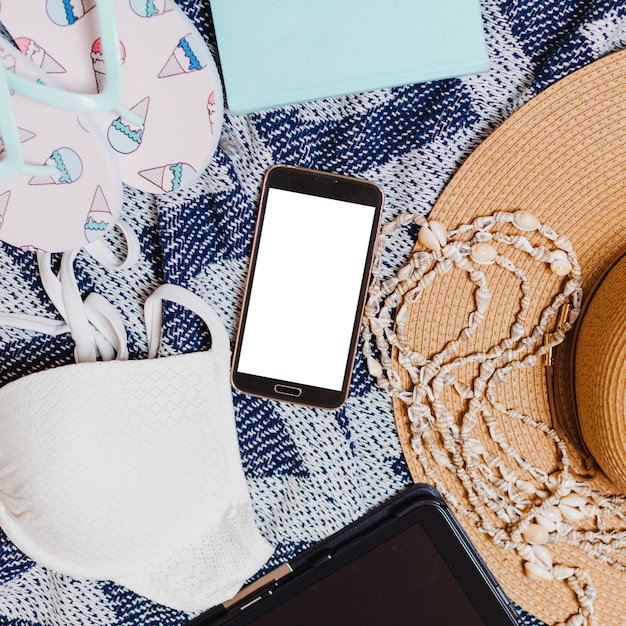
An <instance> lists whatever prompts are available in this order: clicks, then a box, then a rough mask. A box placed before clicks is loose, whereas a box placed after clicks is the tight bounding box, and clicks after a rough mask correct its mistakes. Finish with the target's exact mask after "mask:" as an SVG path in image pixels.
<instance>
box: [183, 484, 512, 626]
mask: <svg viewBox="0 0 626 626" xmlns="http://www.w3.org/2000/svg"><path fill="white" fill-rule="evenodd" d="M518 623H519V620H518V618H517V613H516V610H515V605H513V604H512V602H511V601H510V600H509V598H508V597H507V596H506V594H505V593H504V592H503V591H502V589H501V587H500V586H499V585H498V583H497V582H496V580H495V579H494V577H493V575H492V574H491V573H490V571H489V570H488V569H487V567H486V565H485V564H484V562H483V560H482V559H481V558H480V556H479V555H478V553H477V551H476V549H475V547H474V546H473V544H472V543H471V542H470V540H469V538H468V537H467V535H466V534H465V532H464V531H463V529H462V527H461V526H460V524H459V523H458V521H457V519H456V517H455V516H454V515H453V514H452V512H451V511H450V509H449V508H448V507H447V506H446V504H445V503H444V501H443V499H442V498H441V496H440V494H439V493H438V492H437V491H436V490H434V489H432V488H431V487H429V486H427V485H411V486H409V487H407V488H406V489H404V490H403V491H401V492H399V493H398V494H396V495H395V496H392V497H391V498H390V499H389V500H387V501H386V502H384V503H383V504H382V505H380V506H379V507H377V508H375V509H374V510H372V511H371V512H370V513H368V514H366V515H365V516H364V517H362V518H361V519H360V520H357V521H356V522H354V523H353V524H351V525H349V526H347V527H346V528H344V529H343V530H340V531H339V532H338V533H336V534H335V535H332V536H331V537H329V538H328V539H326V540H324V541H321V542H319V543H317V544H314V545H313V546H312V547H310V548H308V549H307V550H304V551H303V552H302V553H301V554H300V555H299V556H298V557H296V558H295V559H294V560H293V561H290V562H288V563H284V564H282V565H281V566H279V567H278V568H277V569H276V570H274V571H272V572H270V573H268V574H266V575H265V576H263V577H262V578H260V579H259V580H257V581H256V582H254V583H252V584H250V585H248V586H247V587H244V589H243V590H242V591H241V592H240V593H239V594H238V595H237V596H235V598H233V599H232V600H231V601H228V602H225V603H224V604H222V605H219V606H217V607H214V608H213V609H211V610H210V611H208V612H206V613H204V614H203V615H201V616H199V617H197V618H196V619H195V620H193V621H192V622H190V624H189V626H222V625H228V626H242V625H244V624H253V625H254V626H292V625H293V624H298V626H319V625H320V624H326V625H328V626H353V625H354V624H359V626H380V625H381V624H417V625H420V624H422V625H424V626H431V625H433V624H436V625H437V626H458V624H463V625H465V626H514V625H515V624H518Z"/></svg>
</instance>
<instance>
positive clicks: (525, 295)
mask: <svg viewBox="0 0 626 626" xmlns="http://www.w3.org/2000/svg"><path fill="white" fill-rule="evenodd" d="M412 224H414V225H417V226H419V227H420V230H419V233H418V241H419V243H420V244H421V245H422V247H423V248H426V250H420V249H416V250H414V251H413V253H412V254H411V256H410V259H409V261H408V262H407V264H406V265H404V266H403V267H401V268H400V269H399V270H398V272H397V273H396V275H395V276H393V277H391V278H387V279H385V280H383V279H382V278H381V273H382V268H383V254H384V252H385V250H386V248H387V238H388V237H389V236H390V235H392V234H393V233H395V232H396V231H398V229H399V228H400V227H402V226H409V225H412ZM504 224H512V225H513V226H514V227H516V229H517V232H518V233H519V234H515V235H509V234H505V233H502V232H493V231H494V229H497V227H498V226H500V225H504ZM531 231H537V232H538V233H540V234H541V235H542V236H543V237H544V238H545V239H546V240H547V245H548V246H549V247H546V246H544V245H540V246H533V245H532V244H531V243H530V241H529V239H528V238H527V237H526V236H525V235H526V234H528V233H529V232H531ZM495 244H498V247H499V248H501V247H502V246H512V247H513V248H515V249H516V250H521V251H522V252H524V253H526V254H528V255H529V256H530V257H531V258H532V259H533V260H534V261H535V262H538V263H544V264H546V265H548V266H549V268H550V269H551V271H552V272H553V273H554V274H556V275H557V276H563V277H564V279H563V284H562V288H561V291H560V292H559V293H558V294H556V295H555V296H554V297H553V299H552V301H551V302H550V304H549V305H548V306H547V307H546V308H545V309H544V310H543V311H542V313H541V314H540V316H539V321H538V323H537V324H536V325H535V327H534V328H533V329H532V332H531V333H530V334H528V335H525V333H524V322H525V321H526V318H527V315H528V311H529V308H530V304H531V300H530V295H529V294H530V288H529V287H530V285H529V281H528V279H527V277H526V274H525V272H524V271H523V269H522V268H520V267H517V266H516V265H515V264H514V263H513V262H512V261H511V259H509V258H508V257H507V256H505V255H504V254H499V253H498V250H497V249H496V247H495ZM494 263H495V264H497V265H498V266H500V267H501V268H502V269H503V270H505V271H508V272H511V273H513V274H514V275H515V276H516V278H517V279H518V280H519V282H520V291H521V301H520V308H519V311H518V313H517V316H516V319H515V322H514V323H513V324H512V326H511V331H510V335H509V336H508V337H507V338H506V339H504V340H502V341H501V342H500V343H498V344H497V345H495V346H493V347H491V348H490V349H489V350H487V351H483V352H474V353H472V354H468V355H465V356H458V354H457V353H458V350H459V348H460V346H461V345H462V344H463V343H465V342H467V341H468V340H469V339H470V338H471V337H472V336H473V335H474V333H475V332H476V329H477V328H478V327H479V326H480V324H481V323H482V322H483V320H484V318H485V314H486V312H487V310H488V308H489V305H490V301H491V292H490V290H489V285H488V282H487V280H486V278H485V274H484V273H483V272H482V271H481V267H484V266H486V265H490V264H494ZM453 269H456V270H461V271H463V272H465V273H466V274H467V277H468V278H469V280H470V281H471V282H472V283H473V284H474V285H475V291H474V301H475V310H474V311H473V312H472V313H471V314H470V316H469V319H468V324H467V326H466V327H465V328H464V329H463V330H462V332H461V333H460V335H459V336H458V338H457V339H456V340H453V341H450V342H449V343H447V344H446V346H445V348H444V349H443V350H442V351H441V352H439V353H438V354H436V355H434V356H432V357H430V358H427V357H426V356H425V355H423V354H421V353H419V352H416V351H414V350H413V349H412V348H411V347H410V343H409V337H408V336H407V324H408V321H409V312H410V307H411V305H412V304H413V303H415V302H416V301H417V300H418V299H419V298H420V296H421V295H422V294H423V293H424V291H425V290H426V289H428V288H429V287H431V286H432V284H433V283H434V281H435V280H436V278H437V277H438V276H441V275H443V274H446V273H447V272H450V271H452V270H453ZM581 284H582V279H581V271H580V266H579V265H578V260H577V257H576V254H575V252H574V251H573V249H572V246H571V243H570V241H569V240H568V239H567V238H565V237H564V236H562V235H559V234H557V233H556V232H554V230H552V229H551V228H550V227H549V226H547V225H544V224H541V223H540V222H539V220H538V219H537V218H536V217H535V216H534V215H532V214H531V213H529V212H527V211H515V212H506V211H502V212H497V213H494V214H493V215H488V216H481V217H478V218H476V219H475V220H474V221H472V222H471V223H469V224H463V225H461V226H459V227H458V228H457V229H456V230H451V231H447V230H446V229H445V228H444V226H443V225H442V224H441V223H439V222H436V221H433V220H430V221H429V220H427V219H426V218H425V217H423V216H421V215H416V214H410V213H402V214H400V215H398V216H397V217H396V218H395V219H393V220H392V221H390V222H388V223H386V224H384V225H383V227H382V229H381V235H380V238H379V241H378V246H377V250H376V254H375V258H374V264H373V269H372V282H371V285H370V290H369V299H368V302H367V304H366V307H365V314H364V327H363V339H364V342H363V354H364V356H365V358H366V362H367V367H368V370H369V372H370V374H371V375H372V376H373V377H374V378H375V379H376V381H377V384H378V385H379V386H380V387H381V388H383V389H384V390H385V391H387V392H388V393H389V394H390V395H391V396H392V397H393V398H396V399H397V400H399V401H401V402H402V403H403V404H404V405H405V406H406V410H407V414H408V417H409V420H410V427H411V440H410V443H411V448H412V451H413V453H414V454H415V456H416V458H417V460H418V461H419V463H420V465H421V467H422V468H423V471H424V473H425V475H426V477H427V478H428V480H430V481H431V483H432V484H433V485H434V486H435V487H436V488H437V489H438V490H439V491H440V493H441V494H442V495H443V496H444V498H445V499H446V500H447V501H448V503H449V504H450V505H451V506H452V507H453V508H454V509H455V510H456V511H458V512H460V513H461V514H463V515H464V516H465V517H466V518H467V519H468V520H469V522H470V523H472V524H473V525H474V526H476V527H478V528H479V529H480V530H482V531H483V532H485V533H487V534H488V535H489V536H490V537H491V539H492V541H493V542H494V543H495V544H496V545H498V546H501V547H503V548H505V549H507V550H515V551H516V552H517V553H518V555H519V556H520V557H521V559H522V560H523V562H524V571H525V573H526V575H527V576H529V577H530V578H531V579H533V580H539V581H541V580H551V579H553V578H556V579H559V580H563V581H565V582H566V583H567V584H568V585H569V587H570V588H571V589H572V591H573V592H574V594H575V595H576V597H577V599H578V604H579V609H578V611H577V612H576V613H574V614H573V615H571V616H570V617H569V618H568V620H567V622H565V623H566V624H567V625H568V626H580V625H582V624H596V623H597V621H596V618H595V616H594V608H593V599H594V597H595V589H594V587H593V584H592V581H591V579H590V576H589V574H588V573H587V572H586V571H585V570H583V569H582V568H579V567H577V566H576V565H572V564H569V563H563V564H555V563H553V559H552V555H551V553H550V550H549V548H548V545H549V544H551V543H558V542H567V543H570V544H571V543H573V544H574V545H578V546H579V547H581V548H583V549H584V550H585V552H587V553H589V554H591V555H593V556H595V557H596V558H598V559H600V560H602V561H606V562H609V563H610V564H612V565H613V566H614V567H616V568H618V569H623V566H622V565H621V564H619V563H618V562H617V561H616V560H615V559H614V558H613V557H611V555H610V553H611V551H612V550H615V549H620V548H623V547H624V546H626V533H624V532H615V533H611V534H610V536H609V533H607V532H601V529H598V530H597V531H586V532H584V533H583V532H581V531H579V530H577V529H576V527H575V525H576V523H577V522H579V521H580V520H581V519H583V518H584V517H586V518H592V517H597V519H598V520H600V515H601V512H602V511H603V510H604V511H606V512H608V513H611V514H613V515H617V516H618V517H619V518H621V519H624V514H623V512H622V510H621V507H620V506H619V503H618V502H617V501H613V500H612V499H611V498H607V497H605V496H603V495H602V494H600V493H599V492H597V491H594V490H593V489H592V488H590V487H589V486H588V485H587V484H585V483H583V482H579V481H577V480H575V478H574V476H573V475H572V473H571V472H570V459H569V457H568V453H567V449H566V446H565V442H564V441H562V440H561V438H560V437H559V435H558V434H557V433H556V431H555V430H554V429H553V428H551V427H550V426H549V425H547V424H544V423H543V422H538V421H535V420H534V419H533V418H532V417H530V416H528V415H524V414H523V413H522V412H520V411H518V410H516V409H510V408H507V407H505V406H504V405H502V404H501V403H500V402H499V401H498V400H497V398H496V393H495V392H496V388H497V386H498V385H499V384H501V383H503V382H504V381H505V380H506V379H507V377H508V376H509V375H510V374H511V373H512V372H513V371H514V370H516V369H520V368H529V367H535V366H536V365H537V363H538V362H540V359H541V358H542V357H545V356H546V355H548V354H549V353H550V351H551V349H552V348H553V347H555V346H556V345H558V344H559V343H561V342H562V341H563V339H564V337H565V333H566V332H567V331H568V330H569V329H570V328H571V327H572V325H573V323H574V322H575V320H576V318H577V317H578V314H579V312H580V307H581V302H582V289H581ZM394 310H395V311H396V312H395V331H394V330H393V328H392V311H394ZM559 311H561V321H560V324H559V325H558V327H557V329H556V330H555V331H554V332H552V333H550V332H548V329H549V328H552V327H553V326H554V322H555V320H556V319H557V317H558V316H559ZM563 312H565V316H564V317H563ZM392 349H396V350H397V355H398V364H399V367H400V368H401V369H402V370H404V371H405V372H406V374H407V375H408V379H410V383H409V387H408V388H405V386H403V383H402V380H401V378H400V376H399V374H398V373H397V372H396V371H395V370H394V364H393V360H392V354H391V351H392ZM468 363H474V364H478V366H479V369H478V371H479V374H478V376H477V377H476V378H475V379H474V381H473V384H472V386H471V387H469V386H464V385H463V384H462V383H461V382H460V381H458V380H456V378H455V376H454V372H455V370H456V369H457V368H459V367H462V366H463V365H466V364H468ZM446 387H448V388H454V390H455V392H456V393H457V394H458V395H459V396H460V397H461V398H462V399H464V401H465V402H464V406H465V407H466V408H465V409H464V413H463V414H462V415H461V416H460V418H455V416H454V413H453V411H452V410H451V409H449V408H448V407H447V406H446V404H445V402H444V396H443V391H444V388H446ZM496 414H502V415H505V416H507V417H508V418H509V419H511V420H519V421H520V422H522V423H523V424H524V425H525V426H526V427H527V428H529V429H532V430H533V431H536V432H538V433H542V434H543V436H545V437H547V438H548V439H549V440H550V441H552V442H553V444H554V445H555V446H556V450H557V457H558V461H559V467H560V469H559V470H558V471H556V472H553V473H552V474H551V475H548V473H547V472H546V471H545V470H543V469H542V468H540V467H535V466H534V465H532V464H531V463H530V462H529V461H528V460H526V459H525V458H524V457H523V456H522V455H521V454H520V453H519V452H518V450H516V448H515V447H514V445H512V444H511V443H510V442H509V441H507V439H506V437H505V435H504V432H503V431H502V430H501V429H500V428H499V426H498V422H497V420H496V418H495V415H496ZM481 420H482V423H483V424H484V425H485V426H486V427H487V429H488V431H489V433H490V436H491V438H492V439H493V441H494V443H495V444H496V445H497V446H498V447H499V449H500V451H501V453H500V455H498V456H496V455H493V454H492V453H490V452H488V451H487V450H486V449H485V446H484V445H483V444H482V443H481V442H480V441H479V440H478V438H476V437H475V436H472V435H473V434H475V429H477V428H478V426H479V424H480V422H481ZM436 466H439V467H440V468H444V470H448V471H449V473H450V474H451V475H452V476H455V477H456V480H457V481H460V483H461V485H462V487H463V490H464V491H465V494H466V496H467V502H465V503H464V502H462V501H460V500H459V498H458V497H457V496H455V495H454V494H453V493H452V492H451V491H450V489H449V488H448V487H447V486H446V484H445V483H444V482H443V481H442V480H441V479H440V478H439V475H438V473H437V472H436V471H435V467H436ZM598 525H601V524H600V523H599V524H598ZM590 533H591V534H590ZM594 533H595V535H594ZM594 539H595V540H594ZM583 544H584V546H583Z"/></svg>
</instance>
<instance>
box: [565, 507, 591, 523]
mask: <svg viewBox="0 0 626 626" xmlns="http://www.w3.org/2000/svg"><path fill="white" fill-rule="evenodd" d="M559 511H561V513H562V514H563V517H564V518H565V519H566V520H567V521H568V522H579V521H580V520H581V519H582V518H583V517H585V514H584V513H583V512H582V511H581V510H580V509H574V508H573V507H571V506H567V505H565V504H559Z"/></svg>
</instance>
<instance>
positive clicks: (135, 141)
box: [107, 98, 150, 154]
mask: <svg viewBox="0 0 626 626" xmlns="http://www.w3.org/2000/svg"><path fill="white" fill-rule="evenodd" d="M149 105H150V98H144V99H143V100H142V101H141V102H138V103H137V104H136V105H135V106H134V107H133V108H132V109H131V111H132V112H133V113H136V114H137V115H139V118H140V120H141V124H131V123H129V122H126V121H125V120H124V119H122V117H121V116H120V117H118V118H116V119H114V120H113V121H112V122H111V125H110V126H109V130H108V131H107V137H108V138H109V143H110V144H111V147H112V148H113V149H114V150H116V151H117V152H120V153H122V154H130V153H131V152H134V151H135V150H137V148H139V146H140V145H141V138H142V136H143V131H144V125H145V123H146V117H147V116H148V107H149Z"/></svg>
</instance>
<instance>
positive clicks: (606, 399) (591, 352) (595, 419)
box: [573, 257, 626, 493]
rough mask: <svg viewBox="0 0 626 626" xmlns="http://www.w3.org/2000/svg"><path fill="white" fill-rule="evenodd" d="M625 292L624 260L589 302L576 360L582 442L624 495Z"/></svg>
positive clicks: (607, 277)
mask: <svg viewBox="0 0 626 626" xmlns="http://www.w3.org/2000/svg"><path fill="white" fill-rule="evenodd" d="M625 286H626V257H622V258H621V259H620V261H619V262H618V263H617V264H616V265H615V266H614V267H613V268H612V269H611V271H610V273H609V274H608V275H607V276H606V277H605V278H604V279H603V280H602V282H601V283H600V284H599V286H598V288H597V290H596V291H595V293H594V295H593V299H592V300H591V301H590V302H589V304H588V306H587V308H586V310H585V315H584V317H583V318H582V319H581V321H580V328H579V331H578V337H577V340H576V351H575V354H574V355H573V356H574V360H575V385H576V387H575V389H576V405H577V410H578V422H579V424H580V429H581V434H582V438H583V440H584V442H585V444H586V446H587V448H588V449H589V452H590V453H591V455H592V457H593V458H594V459H596V460H597V461H598V463H599V464H600V466H601V468H602V469H603V470H604V472H605V473H606V474H607V475H608V476H610V477H611V479H612V481H613V482H614V483H615V485H616V486H618V487H619V488H620V490H621V491H622V493H626V412H625V410H624V408H625V407H626V403H625V402H624V400H625V394H626V362H625V360H624V355H626V316H625V315H624V305H623V303H622V301H621V298H622V295H623V294H624V287H625Z"/></svg>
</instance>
